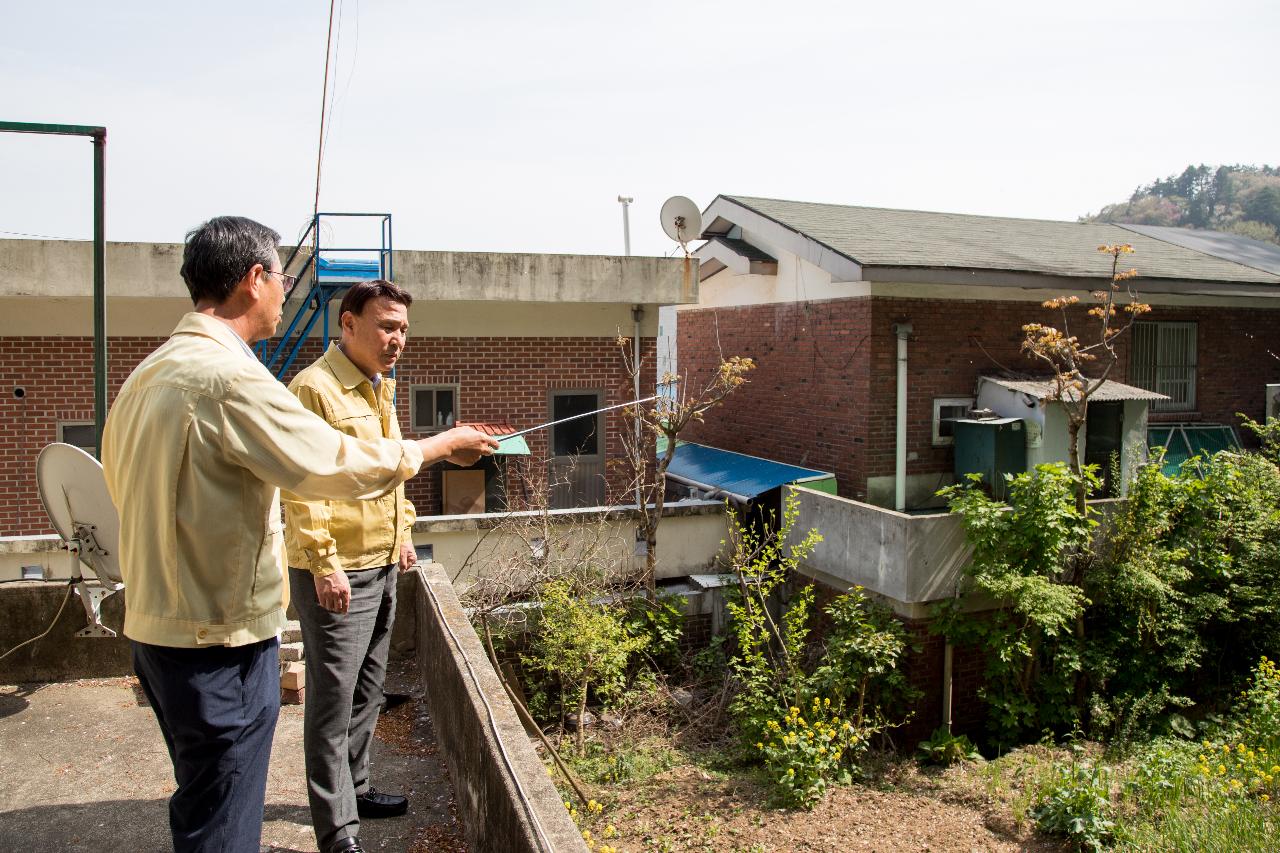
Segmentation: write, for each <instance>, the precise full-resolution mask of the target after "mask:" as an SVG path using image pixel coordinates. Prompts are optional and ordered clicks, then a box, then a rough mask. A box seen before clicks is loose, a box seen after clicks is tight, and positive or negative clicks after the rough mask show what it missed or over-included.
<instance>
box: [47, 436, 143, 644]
mask: <svg viewBox="0 0 1280 853" xmlns="http://www.w3.org/2000/svg"><path fill="white" fill-rule="evenodd" d="M36 485H37V486H38V487H39V489H40V501H41V502H42V503H43V504H44V511H45V512H46V513H47V514H48V516H49V521H50V522H52V524H53V529H54V530H56V531H58V535H59V536H61V537H62V540H63V543H64V545H65V547H66V548H67V550H68V551H70V552H71V553H72V555H73V556H75V557H76V559H77V562H76V565H75V570H74V573H73V575H72V581H73V582H74V584H75V588H76V594H77V595H79V596H80V601H81V603H82V604H83V605H84V610H85V615H86V616H87V617H88V619H89V625H88V626H87V627H85V628H84V629H83V630H81V631H78V632H76V636H77V637H114V636H116V632H115V631H112V630H111V629H110V628H108V627H106V626H105V625H103V624H102V601H103V599H105V598H106V597H107V596H109V595H111V594H112V593H114V592H117V591H119V590H121V589H124V577H123V576H122V575H121V574H120V560H119V556H118V555H119V550H120V548H119V546H120V516H119V515H117V514H116V508H115V506H114V505H113V504H112V503H111V496H110V494H108V493H107V481H106V478H105V477H104V476H103V473H102V465H101V464H100V463H99V462H98V460H96V459H94V458H93V457H92V456H90V455H89V454H88V453H85V452H84V451H83V450H81V449H80V448H78V447H75V446H73V445H70V444H50V445H48V446H47V447H45V448H44V449H43V450H41V451H40V455H39V456H38V457H37V458H36ZM81 564H84V565H86V566H88V567H89V568H90V569H91V570H93V573H94V575H95V576H96V578H97V583H92V582H90V581H87V580H85V578H84V577H83V576H82V575H81V574H80V565H81Z"/></svg>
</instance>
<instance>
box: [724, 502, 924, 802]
mask: <svg viewBox="0 0 1280 853" xmlns="http://www.w3.org/2000/svg"><path fill="white" fill-rule="evenodd" d="M798 514H799V509H798V506H797V503H796V500H795V498H794V497H793V496H788V498H787V501H786V505H785V507H784V512H783V519H782V524H781V525H780V526H779V527H778V528H777V529H774V530H768V531H766V532H764V533H762V534H760V533H756V532H754V531H753V530H751V529H750V528H749V527H747V526H746V525H744V524H743V523H742V522H741V521H740V520H739V519H738V518H737V517H733V518H732V541H733V543H734V547H733V551H732V554H731V555H730V561H731V563H732V566H733V569H734V571H735V573H736V575H737V577H738V588H737V593H736V594H731V595H729V596H728V597H727V599H728V600H727V604H726V607H727V609H728V611H729V614H730V629H731V631H732V635H733V647H732V649H731V650H730V653H729V657H728V665H729V670H730V672H731V673H732V674H733V678H734V687H735V689H736V690H735V694H734V698H733V700H732V702H731V703H730V705H729V712H730V715H731V717H732V719H733V722H734V725H735V727H736V728H737V731H738V735H739V738H740V739H741V741H740V742H741V744H742V746H743V748H744V751H745V753H746V754H748V755H755V756H758V760H761V761H763V763H764V765H765V768H766V770H767V771H768V773H769V776H770V778H771V779H772V780H773V782H774V783H775V784H776V787H777V791H778V794H779V796H780V799H781V800H782V801H783V802H784V803H786V804H787V805H793V806H801V807H812V806H813V805H814V804H815V803H816V802H817V801H818V799H819V798H821V796H822V794H823V792H824V791H825V790H826V788H827V787H828V786H829V785H831V784H835V783H841V782H846V781H848V780H849V779H850V778H851V775H852V770H853V769H854V768H855V767H856V760H855V759H856V758H857V756H858V755H860V754H861V753H862V752H863V751H865V749H866V748H867V744H868V742H869V741H870V739H871V738H872V737H873V736H874V735H875V734H877V733H878V732H882V731H884V730H886V729H887V728H889V727H891V726H893V725H898V724H900V722H891V719H890V717H891V715H893V714H895V713H896V712H897V710H898V708H899V706H900V704H902V703H904V702H905V701H906V700H907V699H909V698H910V697H911V696H912V695H913V693H912V689H911V687H910V685H909V684H908V683H907V681H906V679H905V678H904V677H903V675H902V673H901V672H900V671H899V670H898V663H899V661H900V660H901V658H902V655H903V654H904V653H905V652H906V650H907V648H908V643H907V639H906V632H905V630H904V629H903V628H902V626H901V625H900V624H899V623H898V622H897V621H896V620H894V619H893V618H892V617H891V616H890V615H889V614H888V613H886V612H885V611H884V610H883V608H879V607H876V606H873V605H872V604H871V602H869V601H868V600H867V598H866V595H865V593H863V591H862V589H861V588H856V589H854V590H852V591H850V592H849V593H846V594H845V595H841V596H837V597H835V598H834V599H833V600H832V601H831V602H829V603H828V604H827V606H826V607H825V608H824V609H823V612H824V613H825V614H826V617H827V623H828V624H827V626H826V631H825V634H824V636H823V637H821V638H816V637H815V636H814V631H813V622H814V620H813V618H812V616H813V613H812V611H813V607H814V599H815V593H816V591H815V589H814V587H813V586H812V585H805V586H802V587H801V588H800V589H799V590H797V591H796V592H795V594H794V595H792V597H791V599H790V600H789V601H788V602H786V607H785V609H782V608H781V601H780V593H781V592H782V591H783V589H784V585H785V584H786V582H787V581H788V580H790V579H792V578H794V577H795V571H794V570H795V566H796V564H797V563H798V562H799V560H801V559H803V558H804V557H805V556H806V555H807V554H808V553H809V552H810V551H811V550H812V548H813V546H814V544H815V543H817V542H818V541H820V539H821V537H820V536H819V535H818V533H817V532H816V531H812V530H811V531H809V533H808V534H807V535H805V536H803V537H796V541H795V542H794V543H793V544H791V545H787V544H786V543H788V542H789V541H790V539H789V537H790V536H791V531H792V528H793V527H794V525H795V520H796V517H797V516H798ZM775 611H781V612H780V615H779V616H776V617H775V615H774V613H775Z"/></svg>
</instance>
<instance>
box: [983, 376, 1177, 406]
mask: <svg viewBox="0 0 1280 853" xmlns="http://www.w3.org/2000/svg"><path fill="white" fill-rule="evenodd" d="M981 381H982V382H991V383H994V384H996V385H999V386H1000V387H1001V388H1008V389H1009V390H1010V391H1018V392H1020V393H1022V394H1029V395H1030V396H1032V397H1035V398H1036V399H1037V400H1053V399H1056V398H1057V394H1058V392H1057V385H1056V383H1055V382H1054V381H1053V380H1052V379H999V378H997V377H994V376H984V377H982V379H981ZM1070 396H1074V395H1070ZM1089 399H1090V400H1096V401H1097V402H1099V403H1104V402H1110V401H1115V400H1168V399H1169V398H1168V397H1166V396H1165V395H1164V394H1158V393H1156V392H1155V391H1148V390H1147V389H1145V388H1137V387H1135V386H1133V385H1125V384H1124V383H1123V382H1114V381H1112V380H1110V379H1109V380H1107V381H1106V382H1104V383H1102V385H1101V386H1100V387H1099V388H1098V390H1097V391H1094V392H1093V394H1091V395H1090V396H1089Z"/></svg>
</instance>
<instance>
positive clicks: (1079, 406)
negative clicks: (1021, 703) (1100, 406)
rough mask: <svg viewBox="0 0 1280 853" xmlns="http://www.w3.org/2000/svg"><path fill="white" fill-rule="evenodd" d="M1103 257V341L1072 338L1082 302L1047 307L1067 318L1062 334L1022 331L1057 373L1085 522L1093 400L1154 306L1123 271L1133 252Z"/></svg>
mask: <svg viewBox="0 0 1280 853" xmlns="http://www.w3.org/2000/svg"><path fill="white" fill-rule="evenodd" d="M1098 251H1099V252H1102V253H1104V254H1108V255H1111V285H1110V287H1108V288H1107V289H1106V290H1095V291H1094V292H1093V294H1092V296H1093V300H1094V302H1095V303H1096V304H1094V305H1093V307H1091V308H1090V309H1089V311H1088V315H1089V316H1090V317H1091V318H1093V320H1094V329H1095V330H1096V332H1097V338H1096V339H1093V340H1092V342H1091V343H1082V342H1081V341H1080V339H1079V338H1077V337H1076V336H1074V335H1072V334H1071V330H1070V323H1069V321H1068V319H1067V309H1068V308H1069V307H1071V306H1073V305H1076V304H1077V303H1079V302H1080V297H1078V296H1059V297H1057V298H1055V299H1050V300H1048V301H1047V302H1045V303H1043V304H1044V307H1045V308H1049V309H1053V310H1057V311H1060V312H1061V313H1062V329H1061V330H1058V329H1056V328H1054V327H1053V326H1045V325H1042V324H1040V323H1028V324H1027V325H1025V326H1023V327H1022V331H1023V333H1024V335H1025V336H1026V337H1025V338H1024V339H1023V341H1022V351H1023V352H1025V353H1027V354H1028V355H1030V356H1031V357H1033V358H1035V359H1038V360H1039V361H1042V362H1044V363H1045V364H1046V365H1048V366H1049V368H1050V369H1052V370H1053V378H1054V393H1053V396H1052V397H1051V399H1053V400H1056V401H1057V402H1059V403H1061V404H1062V407H1063V409H1065V410H1066V413H1067V447H1068V458H1067V464H1068V465H1069V466H1070V468H1071V473H1073V474H1074V475H1075V476H1076V509H1077V511H1078V512H1079V513H1080V514H1081V515H1082V516H1083V515H1084V513H1085V500H1086V498H1088V484H1087V483H1086V481H1085V479H1084V478H1083V477H1081V476H1080V429H1081V427H1083V426H1084V425H1085V422H1086V421H1087V420H1088V415H1089V398H1090V397H1092V396H1093V395H1094V394H1095V393H1096V392H1097V390H1098V389H1099V388H1100V387H1101V386H1102V384H1103V383H1104V382H1106V381H1107V377H1108V376H1109V375H1110V373H1111V369H1112V368H1113V367H1115V365H1116V361H1117V360H1118V359H1117V356H1116V346H1115V345H1116V340H1117V339H1118V338H1119V337H1120V335H1121V334H1123V333H1124V332H1125V331H1127V330H1128V329H1129V327H1130V326H1132V325H1133V324H1134V321H1136V320H1137V318H1138V317H1140V316H1142V315H1143V314H1145V313H1147V312H1148V311H1150V310H1151V306H1150V305H1147V304H1145V303H1142V302H1139V301H1138V294H1137V292H1136V291H1135V290H1134V287H1133V284H1132V282H1133V280H1134V279H1135V278H1137V276H1138V271H1137V270H1136V269H1128V270H1121V269H1120V268H1119V267H1120V256H1121V255H1128V254H1132V253H1133V246H1130V245H1129V244H1128V243H1120V244H1115V245H1106V246H1099V247H1098ZM1126 282H1127V284H1126ZM1122 287H1123V289H1124V291H1125V294H1126V295H1127V296H1128V302H1127V303H1125V304H1124V305H1119V306H1118V305H1117V303H1116V298H1117V296H1118V295H1119V294H1120V292H1121V289H1122ZM1117 308H1118V309H1119V310H1120V311H1121V312H1123V313H1124V314H1127V315H1128V319H1127V320H1125V321H1124V322H1123V323H1121V324H1119V325H1116V320H1117V318H1116V313H1117ZM1091 363H1096V365H1097V369H1096V370H1094V371H1093V373H1094V374H1095V375H1093V376H1087V375H1085V372H1084V371H1085V367H1086V366H1088V365H1090V364H1091Z"/></svg>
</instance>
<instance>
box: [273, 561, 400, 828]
mask: <svg viewBox="0 0 1280 853" xmlns="http://www.w3.org/2000/svg"><path fill="white" fill-rule="evenodd" d="M347 580H348V581H349V582H350V583H351V607H350V608H349V609H348V610H347V612H346V613H333V612H331V611H328V610H325V609H324V608H323V607H321V606H320V603H319V601H317V600H316V587H315V581H314V579H313V578H312V576H311V572H309V571H307V570H305V569H293V568H291V569H290V570H289V585H290V590H291V592H292V593H293V605H294V608H295V609H296V610H297V611H298V621H299V622H300V623H301V625H302V642H303V644H304V646H305V649H306V654H305V656H304V657H303V660H304V661H305V662H306V669H307V684H306V688H307V694H306V702H305V703H304V704H303V735H302V743H303V751H304V753H305V755H306V766H307V795H308V799H309V801H310V803H311V823H312V826H313V827H314V828H315V833H316V841H318V842H319V844H320V849H321V851H325V850H328V849H329V847H330V846H331V845H332V844H333V843H334V842H336V841H337V840H338V839H340V838H346V837H348V836H355V835H359V834H360V817H359V815H358V814H357V813H356V797H357V796H358V795H360V794H363V793H364V792H365V791H367V790H368V789H369V751H370V747H371V745H372V743H373V729H374V726H375V725H376V724H377V722H378V712H379V711H380V710H381V709H382V682H383V679H384V678H385V677H386V674H387V652H388V650H389V649H390V647H391V624H392V621H393V620H394V618H395V612H396V567H395V566H394V565H392V566H383V567H382V568H380V569H365V570H363V571H351V572H347Z"/></svg>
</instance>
